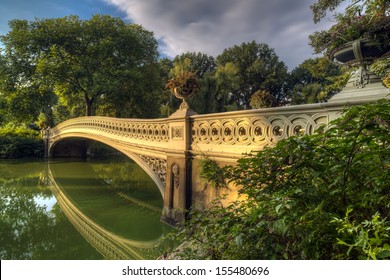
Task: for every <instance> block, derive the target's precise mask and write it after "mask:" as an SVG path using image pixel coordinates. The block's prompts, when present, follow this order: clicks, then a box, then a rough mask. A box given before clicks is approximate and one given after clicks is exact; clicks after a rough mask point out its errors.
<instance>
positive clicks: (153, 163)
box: [137, 154, 167, 186]
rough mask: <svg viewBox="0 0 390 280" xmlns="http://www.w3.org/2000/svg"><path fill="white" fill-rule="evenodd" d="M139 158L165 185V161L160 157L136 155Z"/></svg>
mask: <svg viewBox="0 0 390 280" xmlns="http://www.w3.org/2000/svg"><path fill="white" fill-rule="evenodd" d="M137 156H138V157H139V158H141V159H142V160H143V161H144V162H145V163H146V164H147V165H148V166H149V167H150V168H151V169H152V170H153V172H155V173H156V174H157V175H158V177H159V178H160V180H161V182H162V183H163V185H164V186H165V182H166V173H167V161H166V160H164V159H161V158H154V157H150V156H145V155H139V154H138V155H137Z"/></svg>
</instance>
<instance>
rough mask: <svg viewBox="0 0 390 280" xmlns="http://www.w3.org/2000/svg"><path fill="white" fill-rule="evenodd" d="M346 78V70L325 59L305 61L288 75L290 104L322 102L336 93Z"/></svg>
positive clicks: (347, 75) (347, 76)
mask: <svg viewBox="0 0 390 280" xmlns="http://www.w3.org/2000/svg"><path fill="white" fill-rule="evenodd" d="M348 78H349V74H348V72H347V71H346V69H344V68H341V67H337V66H336V65H334V64H333V63H331V62H330V61H329V60H328V59H327V58H326V57H321V58H310V59H307V60H305V61H304V62H302V63H301V64H300V65H299V66H298V67H296V68H295V69H294V70H292V71H291V73H290V76H289V83H290V89H289V91H288V96H289V99H290V104H294V105H295V104H303V103H317V102H324V101H326V100H328V99H329V98H330V97H332V96H333V95H334V94H336V93H338V92H339V91H340V90H341V89H342V88H343V87H344V85H345V83H346V82H347V79H348Z"/></svg>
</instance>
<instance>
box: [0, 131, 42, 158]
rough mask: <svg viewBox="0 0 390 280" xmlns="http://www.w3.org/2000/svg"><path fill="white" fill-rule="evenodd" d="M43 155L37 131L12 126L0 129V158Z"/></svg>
mask: <svg viewBox="0 0 390 280" xmlns="http://www.w3.org/2000/svg"><path fill="white" fill-rule="evenodd" d="M43 153H44V144H43V141H42V139H41V138H40V136H39V132H38V131H35V130H32V129H29V128H27V127H24V126H16V125H14V124H7V125H6V126H4V127H1V128H0V158H25V157H42V156H43Z"/></svg>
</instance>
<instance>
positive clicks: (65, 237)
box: [0, 157, 171, 260]
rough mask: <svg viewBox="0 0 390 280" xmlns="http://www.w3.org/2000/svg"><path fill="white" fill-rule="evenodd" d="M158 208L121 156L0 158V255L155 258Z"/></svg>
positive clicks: (147, 184)
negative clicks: (32, 158) (51, 158)
mask: <svg viewBox="0 0 390 280" xmlns="http://www.w3.org/2000/svg"><path fill="white" fill-rule="evenodd" d="M162 203H163V200H162V197H161V194H160V191H159V190H158V188H157V186H156V185H155V183H154V182H153V181H152V180H151V179H150V178H149V176H148V175H147V174H146V173H145V172H144V171H143V170H142V169H141V168H140V167H139V166H137V165H136V164H135V163H134V162H133V161H131V160H129V159H127V158H123V157H119V158H115V159H109V160H101V159H100V160H97V159H93V160H84V161H82V160H56V161H51V162H50V163H47V162H44V161H31V160H30V161H27V160H12V161H10V160H3V161H0V258H1V259H76V260H79V259H105V258H106V259H117V258H120V259H153V258H156V257H158V256H159V255H160V254H162V253H163V252H164V250H165V249H166V247H167V246H169V244H166V243H164V242H161V238H162V237H163V236H164V234H166V233H167V232H169V231H170V230H171V228H170V227H168V226H166V225H165V224H163V223H161V222H160V217H161V209H162Z"/></svg>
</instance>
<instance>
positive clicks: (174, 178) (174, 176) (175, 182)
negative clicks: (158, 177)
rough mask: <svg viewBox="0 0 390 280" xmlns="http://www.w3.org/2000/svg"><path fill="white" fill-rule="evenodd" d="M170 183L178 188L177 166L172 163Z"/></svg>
mask: <svg viewBox="0 0 390 280" xmlns="http://www.w3.org/2000/svg"><path fill="white" fill-rule="evenodd" d="M171 168H172V169H171V170H172V183H173V186H174V187H175V188H176V189H178V188H179V185H180V184H179V172H180V171H179V166H178V165H177V164H176V163H174V164H172V167H171Z"/></svg>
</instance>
